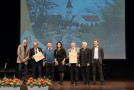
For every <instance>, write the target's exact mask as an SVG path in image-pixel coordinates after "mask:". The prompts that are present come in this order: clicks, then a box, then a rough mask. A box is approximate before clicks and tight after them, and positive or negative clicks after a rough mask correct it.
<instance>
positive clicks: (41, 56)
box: [33, 52, 45, 62]
mask: <svg viewBox="0 0 134 90" xmlns="http://www.w3.org/2000/svg"><path fill="white" fill-rule="evenodd" d="M33 58H34V59H35V61H36V62H38V61H40V60H43V59H44V58H45V57H44V55H43V54H42V52H39V53H37V54H35V55H34V56H33Z"/></svg>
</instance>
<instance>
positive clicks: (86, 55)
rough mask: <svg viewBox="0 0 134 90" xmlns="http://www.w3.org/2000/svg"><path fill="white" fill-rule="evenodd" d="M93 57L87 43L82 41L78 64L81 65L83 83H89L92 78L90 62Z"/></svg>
mask: <svg viewBox="0 0 134 90" xmlns="http://www.w3.org/2000/svg"><path fill="white" fill-rule="evenodd" d="M91 59H92V52H91V50H90V49H89V48H87V43H86V42H83V43H82V49H80V55H79V62H78V66H79V67H81V73H82V78H83V81H84V82H83V84H84V85H85V84H89V80H90V72H89V70H90V64H91Z"/></svg>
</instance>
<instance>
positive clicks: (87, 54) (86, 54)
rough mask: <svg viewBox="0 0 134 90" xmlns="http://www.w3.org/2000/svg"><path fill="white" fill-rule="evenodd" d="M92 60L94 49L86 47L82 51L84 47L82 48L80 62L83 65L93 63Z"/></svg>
mask: <svg viewBox="0 0 134 90" xmlns="http://www.w3.org/2000/svg"><path fill="white" fill-rule="evenodd" d="M91 60H92V51H91V49H89V48H86V49H85V50H84V51H82V48H81V49H80V54H79V62H78V63H79V64H80V65H81V66H87V64H91Z"/></svg>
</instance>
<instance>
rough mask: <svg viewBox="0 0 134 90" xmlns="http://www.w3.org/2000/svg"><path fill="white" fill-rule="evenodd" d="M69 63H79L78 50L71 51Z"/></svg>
mask: <svg viewBox="0 0 134 90" xmlns="http://www.w3.org/2000/svg"><path fill="white" fill-rule="evenodd" d="M69 63H77V52H69Z"/></svg>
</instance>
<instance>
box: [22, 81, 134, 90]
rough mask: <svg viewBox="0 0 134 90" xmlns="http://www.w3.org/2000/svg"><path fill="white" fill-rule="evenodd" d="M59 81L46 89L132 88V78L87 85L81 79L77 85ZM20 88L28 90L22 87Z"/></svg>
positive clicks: (133, 89) (133, 85)
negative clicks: (61, 83) (60, 83)
mask: <svg viewBox="0 0 134 90" xmlns="http://www.w3.org/2000/svg"><path fill="white" fill-rule="evenodd" d="M58 82H59V81H53V85H51V86H49V87H48V90H134V81H133V80H106V81H105V82H104V85H101V84H100V82H99V81H97V83H96V85H93V84H92V82H91V83H90V84H89V85H82V84H81V83H82V81H80V82H79V84H78V85H75V84H73V85H71V84H70V81H64V82H63V85H59V84H58ZM20 90H28V89H27V87H23V88H21V89H20Z"/></svg>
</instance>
